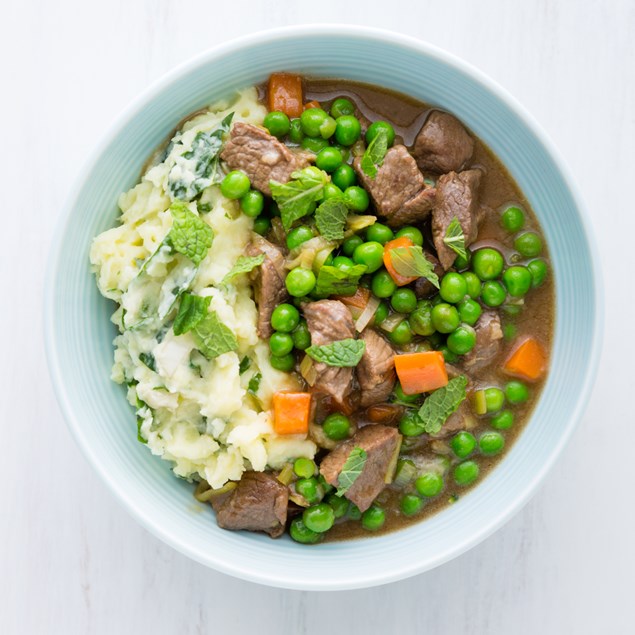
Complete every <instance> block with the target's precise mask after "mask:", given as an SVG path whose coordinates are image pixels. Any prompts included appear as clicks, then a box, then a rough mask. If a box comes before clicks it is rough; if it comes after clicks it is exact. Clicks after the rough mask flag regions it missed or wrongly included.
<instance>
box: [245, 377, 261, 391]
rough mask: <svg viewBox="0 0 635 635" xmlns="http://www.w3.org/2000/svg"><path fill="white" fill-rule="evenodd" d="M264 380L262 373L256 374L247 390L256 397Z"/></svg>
mask: <svg viewBox="0 0 635 635" xmlns="http://www.w3.org/2000/svg"><path fill="white" fill-rule="evenodd" d="M261 380H262V375H261V374H260V373H256V374H255V375H254V376H253V377H252V378H251V379H250V380H249V384H248V385H247V390H248V391H249V392H250V393H251V394H252V395H255V394H256V393H257V392H258V388H260V382H261Z"/></svg>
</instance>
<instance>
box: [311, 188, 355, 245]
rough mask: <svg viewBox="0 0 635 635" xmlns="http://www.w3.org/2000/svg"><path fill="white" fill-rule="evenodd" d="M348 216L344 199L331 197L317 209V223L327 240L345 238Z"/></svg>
mask: <svg viewBox="0 0 635 635" xmlns="http://www.w3.org/2000/svg"><path fill="white" fill-rule="evenodd" d="M347 216H348V208H347V207H346V204H345V203H344V201H342V200H340V199H337V198H329V199H327V200H326V201H324V203H322V204H321V205H320V206H319V207H318V208H317V209H316V210H315V224H316V226H317V228H318V231H319V232H320V234H322V236H324V238H326V240H343V239H344V226H345V225H346V217H347Z"/></svg>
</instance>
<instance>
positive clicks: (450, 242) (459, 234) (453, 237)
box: [443, 216, 467, 259]
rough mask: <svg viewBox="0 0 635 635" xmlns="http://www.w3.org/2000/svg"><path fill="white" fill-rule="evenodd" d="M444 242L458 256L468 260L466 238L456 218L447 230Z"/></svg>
mask: <svg viewBox="0 0 635 635" xmlns="http://www.w3.org/2000/svg"><path fill="white" fill-rule="evenodd" d="M443 242H444V243H445V244H446V245H447V246H448V247H449V248H450V249H451V250H452V251H453V252H454V253H455V254H457V255H458V256H461V258H465V259H467V252H466V250H465V236H464V234H463V228H462V227H461V223H459V219H458V218H457V217H456V216H455V217H454V218H453V219H452V221H451V222H450V224H449V225H448V228H447V229H446V230H445V237H444V238H443Z"/></svg>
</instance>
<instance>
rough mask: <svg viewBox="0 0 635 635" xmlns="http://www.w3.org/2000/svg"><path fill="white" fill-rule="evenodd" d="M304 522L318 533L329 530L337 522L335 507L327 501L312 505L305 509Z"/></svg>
mask: <svg viewBox="0 0 635 635" xmlns="http://www.w3.org/2000/svg"><path fill="white" fill-rule="evenodd" d="M302 522H303V523H304V524H305V525H306V526H307V527H308V528H309V529H310V530H311V531H315V532H316V533H318V534H323V533H324V532H325V531H328V530H329V529H330V528H331V527H332V526H333V523H334V522H335V513H334V512H333V508H332V507H331V506H330V505H327V504H326V503H320V504H318V505H312V506H311V507H309V508H308V509H305V510H304V513H303V514H302Z"/></svg>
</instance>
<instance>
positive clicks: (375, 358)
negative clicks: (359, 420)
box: [357, 328, 396, 408]
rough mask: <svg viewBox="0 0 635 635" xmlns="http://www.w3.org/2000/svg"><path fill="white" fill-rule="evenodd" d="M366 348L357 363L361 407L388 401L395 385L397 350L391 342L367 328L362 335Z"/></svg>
mask: <svg viewBox="0 0 635 635" xmlns="http://www.w3.org/2000/svg"><path fill="white" fill-rule="evenodd" d="M361 339H362V340H364V342H365V343H366V350H365V351H364V354H363V355H362V359H361V360H360V362H359V364H358V365H357V381H358V383H359V388H360V393H361V396H360V403H359V405H360V407H362V408H365V407H367V406H371V405H372V404H376V403H381V402H382V401H386V400H387V399H388V397H390V394H391V393H392V389H393V387H394V385H395V381H396V374H395V359H394V357H395V352H394V351H393V349H392V347H391V346H390V344H389V343H388V342H387V341H386V340H385V339H384V338H383V337H382V336H381V335H379V334H378V333H376V332H375V331H373V329H370V328H367V329H365V330H364V332H363V333H362V335H361Z"/></svg>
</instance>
